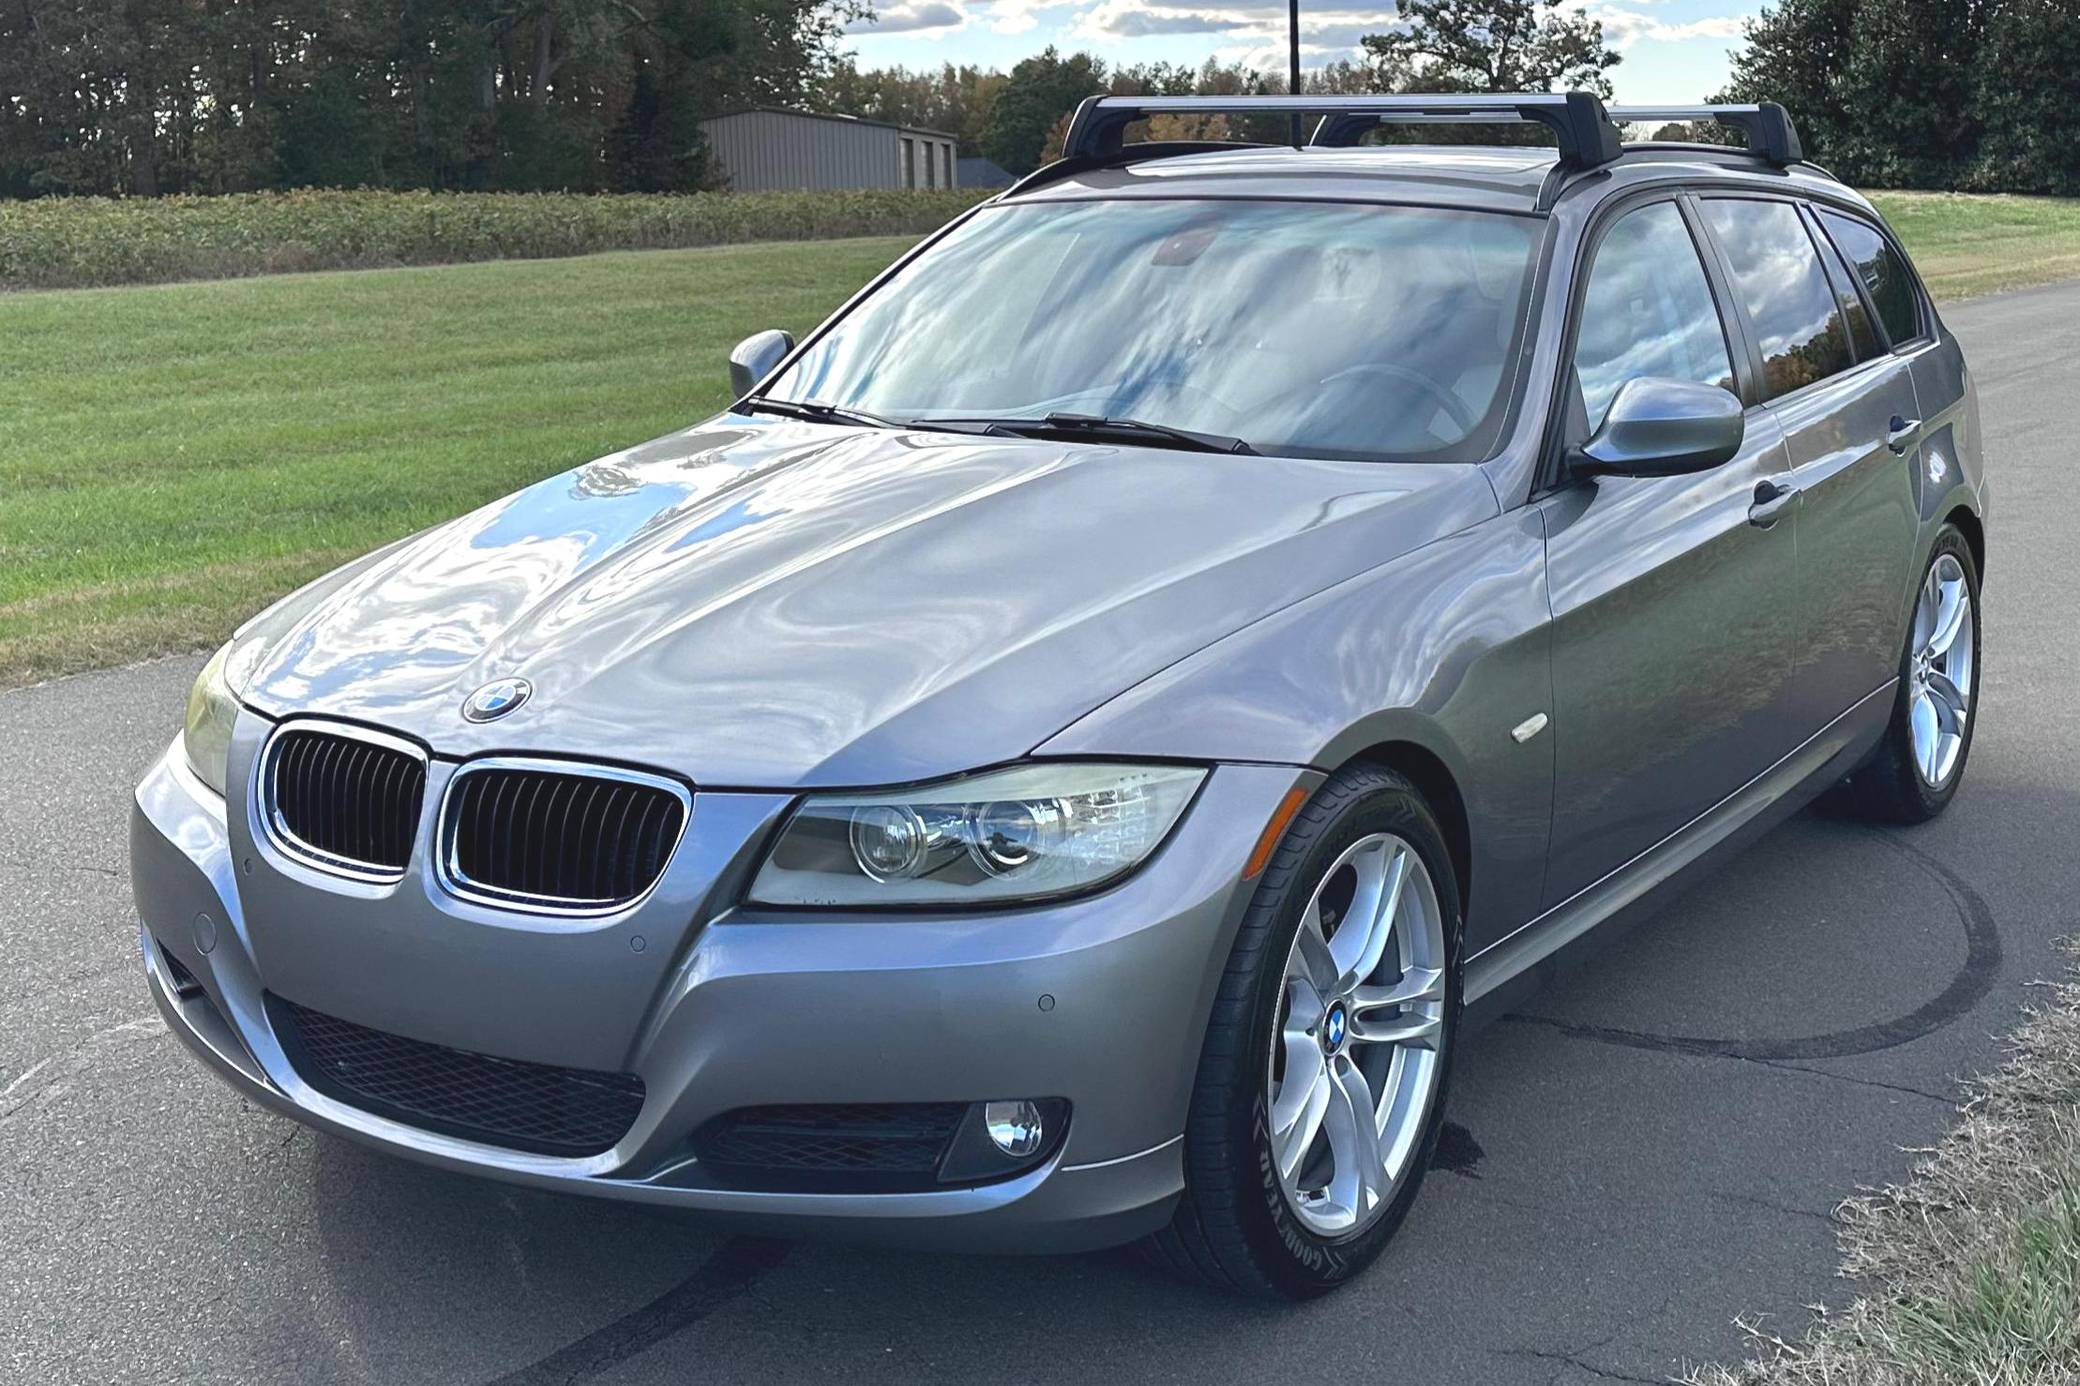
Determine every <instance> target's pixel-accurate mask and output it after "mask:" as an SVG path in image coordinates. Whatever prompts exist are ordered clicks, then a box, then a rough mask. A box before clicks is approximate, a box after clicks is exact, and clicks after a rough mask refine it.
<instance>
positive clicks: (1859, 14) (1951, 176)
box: [1836, 0, 2071, 188]
mask: <svg viewBox="0 0 2080 1386" xmlns="http://www.w3.org/2000/svg"><path fill="white" fill-rule="evenodd" d="M1985 17H1986V3H1985V0H1860V2H1859V3H1858V5H1857V7H1856V17H1855V21H1854V22H1853V24H1852V25H1851V26H1850V34H1849V63H1848V67H1847V70H1846V73H1845V75H1844V81H1843V88H1844V90H1843V97H1844V100H1845V102H1846V104H1847V106H1848V110H1849V133H1848V141H1847V150H1846V152H1845V154H1844V157H1843V160H1842V162H1843V163H1844V164H1845V165H1847V166H1848V168H1849V169H1851V170H1853V171H1854V174H1855V179H1856V181H1859V182H1862V183H1866V184H1873V185H1876V186H1880V187H1894V188H1947V187H1955V186H1956V184H1957V180H1958V179H1959V178H1960V177H1961V176H1962V175H1963V174H1964V173H1965V171H1966V170H1967V169H1968V168H1969V167H1970V165H1971V163H1972V161H1973V157H1974V151H1975V150H1976V148H1977V144H1978V115H1977V111H1976V110H1975V108H1974V105H1973V95H1974V93H1973V70H1974V67H1975V65H1976V63H1977V62H1978V58H1979V46H1980V37H1981V35H1982V33H1983V32H1984V29H1985ZM2066 80H2067V81H2070V80H2071V79H2070V78H2067V79H2066ZM1836 172H1838V173H1840V172H1843V170H1839V169H1838V170H1836ZM1844 176H1847V174H1845V175H1844Z"/></svg>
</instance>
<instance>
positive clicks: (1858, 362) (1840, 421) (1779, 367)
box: [1699, 195, 1921, 734]
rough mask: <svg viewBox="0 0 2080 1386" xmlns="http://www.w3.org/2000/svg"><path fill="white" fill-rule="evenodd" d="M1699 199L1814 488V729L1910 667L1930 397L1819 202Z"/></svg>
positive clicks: (1774, 403)
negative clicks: (1907, 622)
mask: <svg viewBox="0 0 2080 1386" xmlns="http://www.w3.org/2000/svg"><path fill="white" fill-rule="evenodd" d="M1699 206H1700V207H1701V209H1702V211H1703V218H1704V224H1705V226H1706V228H1707V229H1708V230H1709V232H1710V233H1711V237H1712V239H1713V241H1714V242H1715V243H1716V244H1717V246H1718V249H1719V252H1720V254H1721V255H1722V256H1723V257H1724V262H1725V266H1726V271H1727V275H1728V278H1729V280H1730V282H1731V283H1732V285H1733V288H1734V293H1735V296H1736V298H1737V299H1738V300H1739V301H1740V302H1741V304H1742V306H1743V308H1744V310H1745V312H1746V314H1747V317H1748V322H1749V325H1750V327H1751V329H1752V336H1753V338H1754V344H1755V348H1756V350H1757V352H1758V353H1759V355H1760V357H1761V360H1760V362H1759V365H1760V370H1761V380H1762V385H1763V391H1764V395H1765V399H1766V402H1767V405H1768V408H1769V411H1770V412H1771V413H1772V414H1773V415H1774V416H1775V417H1776V419H1777V421H1778V423H1779V425H1780V426H1781V427H1782V429H1783V431H1784V443H1785V447H1786V448H1787V449H1788V450H1789V454H1790V459H1791V467H1792V471H1791V476H1792V483H1793V484H1794V485H1795V486H1796V487H1798V489H1799V490H1800V492H1801V493H1802V496H1801V501H1800V510H1799V517H1798V549H1799V554H1798V557H1799V594H1798V602H1797V609H1798V619H1799V625H1800V631H1801V633H1800V636H1799V638H1798V641H1797V646H1796V658H1797V663H1798V687H1797V690H1796V695H1795V701H1794V708H1795V711H1794V714H1793V715H1794V717H1795V719H1796V722H1797V724H1798V726H1799V727H1800V728H1801V729H1802V730H1803V731H1804V732H1805V733H1807V734H1810V733H1812V732H1814V731H1818V730H1819V729H1820V728H1821V727H1823V726H1825V725H1826V724H1827V723H1828V722H1830V721H1832V720H1833V719H1834V718H1836V717H1837V716H1839V715H1840V714H1842V713H1843V712H1845V711H1847V710H1848V709H1849V708H1850V707H1852V706H1854V705H1855V704H1856V703H1857V702H1858V701H1859V700H1860V699H1862V698H1863V697H1864V696H1866V695H1867V694H1869V693H1871V692H1872V691H1873V690H1875V689H1878V688H1880V687H1882V686H1883V685H1884V684H1885V682H1886V680H1888V679H1890V678H1892V677H1893V676H1894V675H1895V674H1897V673H1898V670H1899V660H1900V650H1901V644H1900V641H1901V634H1902V631H1903V630H1904V625H1903V624H1902V623H1903V621H1904V618H1905V612H1906V601H1907V589H1908V586H1909V584H1910V583H1911V582H1912V577H1913V575H1912V572H1911V569H1912V567H1913V564H1914V561H1915V554H1914V536H1915V533H1916V527H1917V526H1916V515H1915V502H1914V487H1913V478H1912V472H1911V469H1912V467H1913V466H1914V465H1915V457H1916V453H1917V450H1918V446H1919V442H1920V434H1921V410H1920V407H1919V405H1918V404H1917V402H1916V399H1915V391H1914V377H1913V372H1912V369H1911V367H1910V365H1909V363H1908V361H1907V359H1906V357H1905V356H1904V355H1900V354H1895V353H1894V352H1893V351H1892V350H1891V349H1890V345H1889V343H1888V342H1887V341H1886V339H1885V337H1884V335H1883V333H1882V324H1881V323H1880V322H1879V321H1877V319H1876V318H1875V315H1874V314H1873V313H1872V312H1871V311H1870V307H1869V304H1868V303H1867V302H1866V301H1865V299H1864V296H1863V295H1862V293H1861V292H1860V291H1859V289H1858V288H1857V285H1856V283H1855V282H1854V280H1853V279H1852V277H1851V273H1850V271H1849V268H1848V266H1847V265H1846V264H1844V263H1843V261H1842V260H1841V258H1840V257H1839V256H1838V255H1837V254H1836V252H1835V248H1834V245H1833V244H1832V242H1831V241H1830V240H1829V239H1828V238H1827V237H1826V236H1825V235H1824V234H1822V231H1821V226H1820V224H1819V223H1818V222H1816V221H1815V220H1814V217H1813V212H1812V210H1811V209H1810V208H1809V207H1805V206H1802V205H1801V204H1799V203H1798V202H1795V201H1793V200H1791V199H1789V198H1771V197H1749V196H1741V197H1732V196H1718V195H1706V196H1704V197H1703V198H1702V199H1701V200H1700V203H1699Z"/></svg>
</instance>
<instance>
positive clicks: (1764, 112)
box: [1607, 101, 1806, 168]
mask: <svg viewBox="0 0 2080 1386" xmlns="http://www.w3.org/2000/svg"><path fill="white" fill-rule="evenodd" d="M1607 114H1608V115H1609V116H1610V118H1611V119H1612V120H1618V121H1625V122H1628V123H1633V124H1652V123H1655V122H1659V121H1709V122H1711V123H1712V124H1715V125H1731V126H1732V127H1734V128H1735V129H1736V130H1739V131H1740V132H1741V133H1742V134H1743V135H1745V136H1746V137H1747V140H1748V152H1749V153H1751V154H1754V155H1756V156H1757V157H1759V158H1762V159H1766V160H1768V161H1769V162H1770V163H1772V164H1776V165H1777V166H1778V167H1780V168H1781V167H1782V166H1783V165H1785V164H1797V163H1803V162H1805V157H1806V154H1805V147H1804V146H1803V145H1802V144H1800V143H1799V139H1798V127H1797V126H1795V125H1793V124H1792V123H1791V113H1790V112H1789V111H1787V110H1785V109H1784V108H1783V107H1782V106H1780V105H1778V104H1777V103H1776V102H1774V101H1763V102H1758V103H1757V104H1755V105H1752V106H1612V107H1611V108H1610V109H1609V111H1608V112H1607Z"/></svg>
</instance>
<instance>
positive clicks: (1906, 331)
mask: <svg viewBox="0 0 2080 1386" xmlns="http://www.w3.org/2000/svg"><path fill="white" fill-rule="evenodd" d="M1820 224H1821V225H1823V226H1825V227H1826V228H1827V234H1828V235H1830V236H1832V237H1833V238H1834V243H1835V244H1836V245H1837V246H1839V247H1841V251H1842V254H1843V255H1845V256H1847V257H1848V259H1849V263H1850V264H1851V265H1853V266H1855V267H1856V274H1857V277H1858V278H1860V279H1862V280H1863V287H1864V290H1865V291H1866V292H1867V293H1869V294H1870V296H1871V303H1872V305H1873V306H1875V307H1876V308H1877V310H1878V321H1879V322H1882V323H1884V324H1885V335H1886V336H1887V337H1890V338H1891V339H1892V341H1893V343H1894V344H1895V345H1897V344H1898V343H1900V342H1911V341H1913V340H1914V339H1915V338H1916V337H1919V336H1920V335H1921V306H1920V304H1919V303H1918V302H1917V301H1916V295H1915V293H1914V281H1913V279H1912V278H1911V277H1910V276H1909V275H1908V273H1907V267H1906V265H1905V264H1904V263H1902V262H1901V260H1900V258H1899V252H1897V251H1895V250H1894V249H1893V248H1892V247H1891V246H1890V245H1889V244H1887V242H1886V240H1885V238H1884V237H1883V236H1881V235H1879V234H1878V231H1877V228H1875V227H1872V226H1868V225H1866V224H1864V223H1863V222H1860V221H1858V220H1856V219H1855V218H1854V217H1845V216H1843V215H1842V214H1841V213H1839V212H1822V213H1820Z"/></svg>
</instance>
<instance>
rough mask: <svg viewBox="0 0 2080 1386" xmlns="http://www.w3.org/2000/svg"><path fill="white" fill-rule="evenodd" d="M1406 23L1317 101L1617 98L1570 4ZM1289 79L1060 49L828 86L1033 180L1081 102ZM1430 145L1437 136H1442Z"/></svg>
mask: <svg viewBox="0 0 2080 1386" xmlns="http://www.w3.org/2000/svg"><path fill="white" fill-rule="evenodd" d="M1396 2H1397V6H1398V17H1399V20H1400V22H1399V24H1398V25H1397V26H1395V27H1394V28H1392V29H1390V30H1388V31H1387V32H1384V33H1380V34H1371V35H1367V36H1365V37H1364V38H1363V39H1361V40H1360V45H1359V56H1358V57H1357V58H1356V59H1354V60H1344V61H1339V62H1334V63H1329V64H1326V65H1323V66H1320V67H1316V68H1312V69H1309V70H1306V71H1304V72H1303V73H1302V74H1301V86H1302V90H1303V91H1306V92H1308V93H1310V94H1327V95H1336V94H1340V93H1349V92H1502V91H1556V90H1563V89H1578V90H1585V91H1594V92H1597V93H1599V94H1601V95H1603V96H1609V95H1610V92H1611V86H1610V78H1609V76H1608V73H1609V71H1610V69H1612V68H1613V67H1616V66H1617V65H1618V62H1619V54H1618V52H1617V51H1616V50H1615V49H1614V48H1612V47H1611V45H1610V44H1609V43H1608V42H1606V41H1605V38H1604V33H1603V26H1602V24H1601V23H1599V22H1598V21H1597V20H1596V19H1594V18H1592V17H1590V16H1588V15H1585V14H1583V13H1580V12H1579V11H1576V10H1573V9H1566V8H1562V0H1396ZM1286 88H1287V78H1286V74H1284V73H1283V72H1264V71H1260V70H1258V69H1255V68H1251V67H1248V66H1245V65H1243V64H1241V63H1225V64H1224V63H1220V62H1217V61H1215V60H1214V59H1211V58H1209V59H1207V60H1206V62H1204V63H1203V64H1201V65H1200V66H1198V67H1192V66H1190V65H1187V64H1180V63H1145V64H1136V65H1122V66H1111V65H1108V64H1107V63H1106V62H1105V61H1104V60H1103V59H1102V58H1099V57H1096V56H1094V55H1092V54H1090V53H1071V54H1068V55H1066V56H1065V55H1063V54H1062V53H1060V52H1058V51H1057V50H1056V49H1054V48H1052V47H1049V48H1048V49H1046V50H1045V51H1044V52H1041V53H1038V54H1036V55H1034V56H1033V57H1030V58H1027V59H1025V60H1024V61H1022V62H1020V63H1018V64H1017V65H1016V66H1014V67H1013V68H1012V69H1011V70H1010V71H1009V72H998V71H993V70H988V69H983V68H977V67H962V66H955V65H953V64H951V63H949V64H947V65H945V66H944V67H942V68H940V69H939V70H938V71H936V72H930V71H927V72H912V71H908V70H906V69H903V68H884V69H878V70H873V71H862V70H861V69H859V68H858V67H856V66H854V65H853V64H852V63H850V62H840V63H839V64H838V65H837V66H836V67H835V68H834V69H833V70H832V72H831V73H830V74H829V75H828V76H827V77H826V78H825V79H824V80H823V82H822V83H821V84H820V86H819V88H818V91H817V95H818V96H819V98H820V99H821V100H822V101H823V102H824V104H825V108H826V109H828V110H832V111H836V112H838V113H840V114H843V115H855V116H862V117H865V118H867V119H872V120H886V121H892V122H894V123H896V124H899V125H917V126H923V127H926V128H928V129H933V130H943V131H945V132H947V133H948V134H952V135H955V136H957V137H958V138H959V140H960V147H961V153H962V154H964V155H981V156H983V157H985V158H988V159H990V160H992V161H993V162H995V163H996V164H998V165H999V166H1001V167H1002V168H1003V169H1004V170H1005V171H1006V172H1009V173H1014V174H1022V173H1028V172H1030V171H1032V170H1033V169H1034V168H1037V167H1038V166H1039V165H1040V164H1041V163H1043V162H1044V161H1045V160H1047V159H1049V158H1052V157H1053V156H1054V155H1055V154H1056V153H1058V152H1059V151H1060V149H1061V142H1062V134H1063V132H1064V130H1065V129H1066V128H1067V124H1068V118H1069V116H1070V114H1071V113H1072V112H1073V111H1074V110H1075V109H1076V104H1077V103H1078V102H1079V101H1081V100H1083V98H1084V97H1086V96H1093V95H1113V96H1195V95H1196V96H1269V95H1282V94H1283V93H1284V92H1285V91H1286ZM1287 129H1288V126H1287V123H1286V119H1285V117H1282V116H1280V117H1272V118H1269V119H1258V120H1255V121H1250V120H1242V119H1234V118H1220V117H1215V118H1211V119H1206V120H1189V119H1166V120H1163V121H1160V122H1156V123H1155V129H1154V131H1153V132H1152V133H1153V134H1154V135H1155V136H1156V137H1158V138H1171V139H1231V138H1232V139H1266V140H1281V139H1285V138H1286V137H1287ZM1428 137H1429V138H1432V139H1435V138H1438V137H1439V132H1438V131H1435V130H1433V131H1432V132H1430V135H1429V136H1428Z"/></svg>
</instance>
